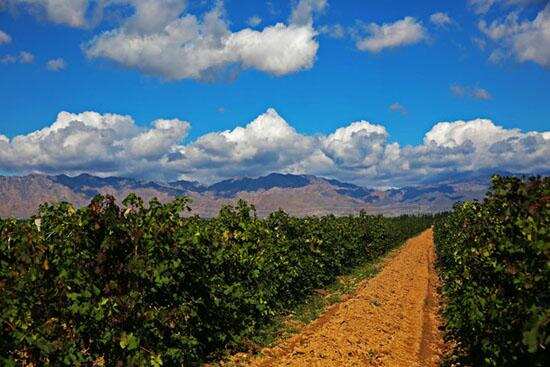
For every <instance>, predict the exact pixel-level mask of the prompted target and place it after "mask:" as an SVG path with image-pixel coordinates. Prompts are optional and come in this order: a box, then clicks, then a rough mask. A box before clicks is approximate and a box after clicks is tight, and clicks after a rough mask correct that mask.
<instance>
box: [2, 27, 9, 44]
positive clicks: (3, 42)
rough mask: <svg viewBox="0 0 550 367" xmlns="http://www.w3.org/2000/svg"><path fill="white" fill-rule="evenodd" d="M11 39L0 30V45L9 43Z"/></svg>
mask: <svg viewBox="0 0 550 367" xmlns="http://www.w3.org/2000/svg"><path fill="white" fill-rule="evenodd" d="M10 42H11V37H10V35H9V34H7V33H6V32H4V31H2V30H0V45H3V44H5V43H10Z"/></svg>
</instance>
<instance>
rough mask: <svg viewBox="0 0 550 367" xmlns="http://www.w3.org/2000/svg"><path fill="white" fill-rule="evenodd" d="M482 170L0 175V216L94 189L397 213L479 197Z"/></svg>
mask: <svg viewBox="0 0 550 367" xmlns="http://www.w3.org/2000/svg"><path fill="white" fill-rule="evenodd" d="M489 177H490V174H489V173H488V172H481V173H478V174H477V175H476V174H474V173H467V174H465V175H463V176H462V175H460V174H458V173H457V174H454V175H453V174H451V175H445V176H441V177H438V180H434V179H433V178H431V179H429V180H426V181H424V182H422V183H420V184H419V185H416V186H407V187H403V188H399V189H390V190H375V189H371V188H365V187H361V186H358V185H354V184H351V183H346V182H341V181H338V180H334V179H327V178H322V177H317V176H312V175H293V174H281V173H271V174H269V175H267V176H263V177H257V178H249V177H244V178H236V179H230V180H224V181H220V182H217V183H215V184H213V185H211V186H204V185H201V184H200V183H198V182H191V181H175V182H169V183H162V182H151V181H140V180H136V179H132V178H122V177H104V178H103V177H96V176H92V175H89V174H82V175H79V176H75V177H71V176H66V175H58V176H46V175H37V174H32V175H28V176H22V177H18V176H4V177H3V176H0V216H2V217H7V216H15V217H28V216H30V215H32V214H34V213H35V212H36V210H37V208H38V206H39V205H40V204H41V203H43V202H57V201H69V202H72V203H74V204H75V205H79V206H80V205H86V204H87V203H89V201H90V199H91V198H92V197H93V196H95V195H97V194H110V195H113V196H115V197H116V198H117V199H118V200H122V199H123V198H124V197H126V196H127V195H128V194H129V193H132V192H134V193H136V194H138V195H139V196H141V197H142V198H143V199H144V200H145V201H146V202H147V201H149V200H150V199H151V198H153V197H156V198H158V199H159V200H161V201H168V200H171V199H173V198H175V197H177V196H181V195H187V196H190V197H191V198H192V200H193V201H192V204H191V206H192V209H193V212H194V213H197V214H199V215H202V216H212V215H215V214H217V212H218V211H219V209H220V208H221V206H222V205H223V204H226V203H230V202H234V201H236V200H237V199H239V198H241V199H245V200H247V201H248V202H250V203H252V204H254V205H255V206H256V209H257V212H258V214H259V215H261V216H263V215H267V214H269V213H270V212H273V211H275V210H277V209H283V210H285V211H287V212H288V213H289V214H292V215H322V214H328V213H334V214H337V215H341V214H348V213H356V212H358V211H360V210H366V211H367V212H370V213H382V214H401V213H417V212H438V211H443V210H448V209H450V208H451V207H452V205H453V204H454V203H456V202H457V201H464V200H470V199H480V198H482V197H483V196H484V194H485V192H486V191H487V188H488V186H489Z"/></svg>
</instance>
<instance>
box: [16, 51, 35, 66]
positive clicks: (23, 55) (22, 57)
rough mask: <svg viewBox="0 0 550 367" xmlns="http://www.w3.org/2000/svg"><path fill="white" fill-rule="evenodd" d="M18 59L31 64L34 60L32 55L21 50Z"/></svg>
mask: <svg viewBox="0 0 550 367" xmlns="http://www.w3.org/2000/svg"><path fill="white" fill-rule="evenodd" d="M19 61H20V62H21V63H22V64H32V63H33V62H34V55H33V54H32V53H30V52H27V51H21V52H20V53H19Z"/></svg>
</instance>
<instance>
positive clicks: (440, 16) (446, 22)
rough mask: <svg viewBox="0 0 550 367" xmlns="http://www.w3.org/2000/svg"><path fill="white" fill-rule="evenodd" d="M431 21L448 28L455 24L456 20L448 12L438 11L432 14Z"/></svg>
mask: <svg viewBox="0 0 550 367" xmlns="http://www.w3.org/2000/svg"><path fill="white" fill-rule="evenodd" d="M430 22H432V23H433V24H435V25H436V26H437V27H441V28H446V27H449V26H451V25H453V24H455V21H454V20H453V19H451V17H449V15H448V14H447V13H443V12H437V13H433V14H432V15H430Z"/></svg>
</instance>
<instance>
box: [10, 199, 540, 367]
mask: <svg viewBox="0 0 550 367" xmlns="http://www.w3.org/2000/svg"><path fill="white" fill-rule="evenodd" d="M188 209H189V208H188V200H187V199H186V198H178V199H176V200H175V201H173V202H170V203H166V204H162V203H160V202H159V201H156V200H153V201H151V202H150V203H149V204H148V205H144V203H143V202H142V200H141V199H140V198H138V197H137V196H135V195H130V196H129V197H128V198H126V199H125V200H124V201H123V204H122V205H121V206H120V205H118V204H117V203H116V202H115V200H114V198H112V197H102V196H98V197H96V198H95V199H94V200H93V201H92V202H91V204H90V205H89V206H87V207H84V208H80V209H76V208H75V207H73V206H72V205H70V204H67V203H61V204H55V205H43V206H42V207H41V208H40V211H39V213H38V214H37V215H36V216H34V217H32V218H31V219H28V220H16V219H3V220H0V294H1V297H0V327H1V329H0V358H1V361H0V362H1V363H2V364H3V365H8V366H9V365H31V364H34V365H79V364H83V365H94V366H103V365H151V366H160V365H182V364H184V365H189V364H194V363H197V362H199V361H204V360H205V359H208V358H213V357H216V356H218V355H219V354H220V353H222V352H227V351H232V350H239V349H240V348H242V347H243V346H244V345H246V343H247V342H248V341H249V340H250V338H251V337H252V336H253V335H254V334H255V333H257V332H258V331H259V330H261V329H262V328H263V327H265V326H266V325H268V324H269V323H270V322H271V321H272V320H273V319H274V317H276V315H279V314H282V313H284V312H285V311H286V310H288V309H290V308H291V307H293V306H294V305H296V304H298V303H300V302H301V301H302V300H303V299H304V298H305V297H306V296H308V295H309V294H311V293H312V291H313V290H314V289H316V288H320V287H323V286H326V285H327V284H329V283H331V282H333V281H334V280H335V279H336V277H337V276H338V275H340V274H342V273H345V272H346V271H348V270H350V269H351V268H353V267H354V266H357V265H359V264H360V263H362V262H364V261H366V260H369V259H374V258H376V257H379V256H381V255H382V254H384V253H386V252H387V251H388V250H390V249H392V248H394V247H396V246H398V245H400V244H401V243H403V242H404V240H405V239H407V238H409V237H411V236H413V235H415V234H417V233H419V232H421V231H422V230H424V229H425V228H427V227H428V226H430V225H431V223H432V220H433V218H432V217H431V216H401V217H395V218H385V217H382V216H369V215H366V214H361V215H358V216H346V217H335V216H325V217H305V218H295V217H291V216H288V215H287V214H285V213H284V212H282V211H279V212H275V213H273V214H271V215H270V216H268V217H267V218H265V219H260V218H257V217H256V215H255V211H254V208H253V207H251V206H249V205H248V204H246V203H245V202H242V201H241V202H238V203H237V204H236V205H235V206H226V207H224V208H223V209H222V210H221V211H220V213H219V215H218V216H217V217H215V218H212V219H203V218H199V217H197V216H190V215H189V214H188V213H187V214H185V212H187V211H188ZM534 286H536V287H538V286H539V285H538V283H537V285H534ZM536 289H538V288H536Z"/></svg>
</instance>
